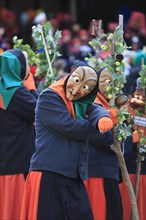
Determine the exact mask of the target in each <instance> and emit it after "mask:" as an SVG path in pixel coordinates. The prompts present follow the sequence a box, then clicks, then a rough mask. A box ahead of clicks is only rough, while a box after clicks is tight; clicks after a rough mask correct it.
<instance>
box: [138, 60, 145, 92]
mask: <svg viewBox="0 0 146 220" xmlns="http://www.w3.org/2000/svg"><path fill="white" fill-rule="evenodd" d="M141 67H142V68H141V71H140V72H139V75H140V79H141V88H142V89H146V65H144V64H142V66H141Z"/></svg>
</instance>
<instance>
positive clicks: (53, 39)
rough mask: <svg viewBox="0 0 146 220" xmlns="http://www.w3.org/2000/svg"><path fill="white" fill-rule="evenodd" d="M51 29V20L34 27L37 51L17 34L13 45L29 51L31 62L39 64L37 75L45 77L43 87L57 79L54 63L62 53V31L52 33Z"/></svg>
mask: <svg viewBox="0 0 146 220" xmlns="http://www.w3.org/2000/svg"><path fill="white" fill-rule="evenodd" d="M51 29H52V27H51V23H50V22H46V23H45V24H44V25H43V26H42V25H40V24H38V25H35V26H33V27H32V31H33V33H32V36H33V38H34V39H35V40H36V50H35V51H33V50H32V49H31V47H30V45H28V44H23V39H18V38H17V36H15V37H14V38H13V43H14V46H13V47H14V48H20V49H21V50H22V51H27V52H28V60H29V63H30V64H31V65H36V66H37V69H36V74H35V75H36V76H39V77H40V78H42V79H43V86H42V89H44V88H46V87H48V86H49V85H51V84H52V83H53V82H54V81H55V77H56V74H57V71H56V68H55V67H54V66H53V64H54V61H55V59H56V58H57V57H59V56H60V55H61V54H60V53H59V44H58V41H59V39H60V38H61V31H59V30H56V32H55V34H54V35H52V31H51Z"/></svg>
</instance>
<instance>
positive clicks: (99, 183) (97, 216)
mask: <svg viewBox="0 0 146 220" xmlns="http://www.w3.org/2000/svg"><path fill="white" fill-rule="evenodd" d="M84 184H85V186H86V190H87V192H88V196H89V200H90V204H91V207H92V212H93V216H94V220H106V198H105V194H104V186H103V179H102V178H90V179H88V180H87V181H84Z"/></svg>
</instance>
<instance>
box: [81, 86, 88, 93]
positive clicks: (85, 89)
mask: <svg viewBox="0 0 146 220" xmlns="http://www.w3.org/2000/svg"><path fill="white" fill-rule="evenodd" d="M82 88H83V90H84V91H86V92H87V91H89V90H90V87H89V86H87V85H83V86H82Z"/></svg>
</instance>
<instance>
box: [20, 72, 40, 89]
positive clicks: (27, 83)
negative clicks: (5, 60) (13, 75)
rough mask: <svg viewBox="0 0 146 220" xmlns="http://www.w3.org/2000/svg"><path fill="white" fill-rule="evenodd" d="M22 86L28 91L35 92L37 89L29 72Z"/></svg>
mask: <svg viewBox="0 0 146 220" xmlns="http://www.w3.org/2000/svg"><path fill="white" fill-rule="evenodd" d="M23 85H24V86H25V87H26V88H27V89H28V90H37V89H36V86H35V81H34V78H33V75H32V73H31V72H30V73H29V74H28V77H27V79H25V80H24V81H23Z"/></svg>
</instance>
